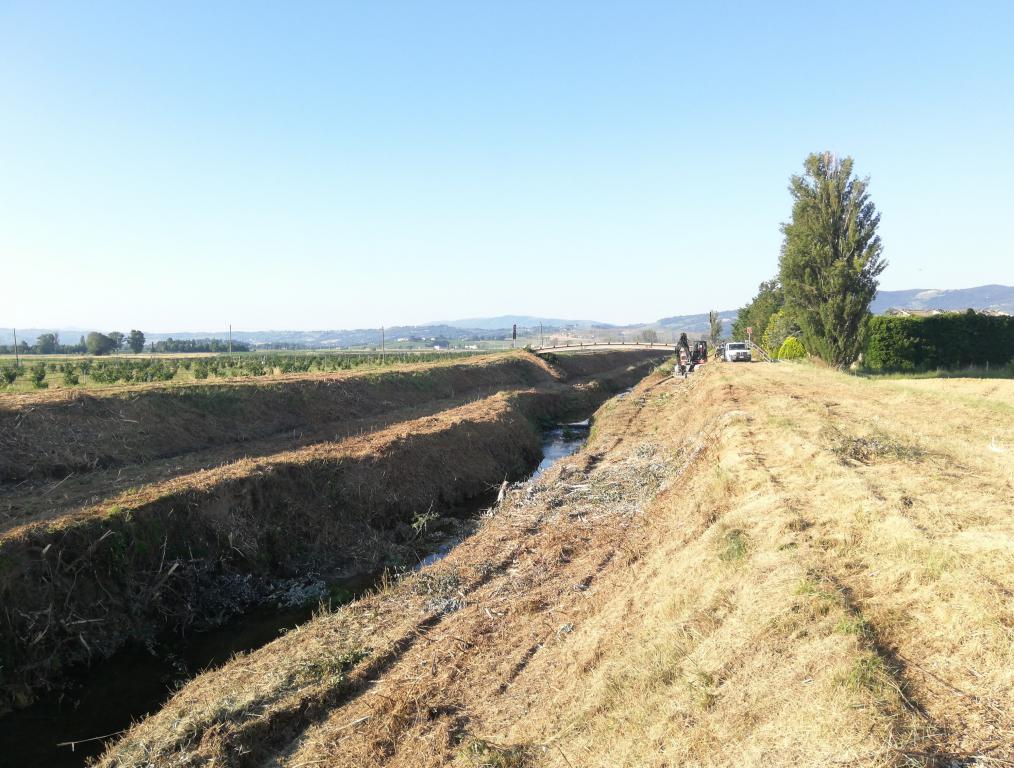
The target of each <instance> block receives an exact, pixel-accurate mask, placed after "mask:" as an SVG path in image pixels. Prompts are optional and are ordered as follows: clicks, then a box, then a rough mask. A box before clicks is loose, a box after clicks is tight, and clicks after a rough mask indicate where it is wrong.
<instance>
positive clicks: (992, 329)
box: [864, 310, 1014, 371]
mask: <svg viewBox="0 0 1014 768" xmlns="http://www.w3.org/2000/svg"><path fill="white" fill-rule="evenodd" d="M864 359H865V363H866V365H867V367H869V368H874V369H880V370H887V371H912V370H929V369H935V368H961V367H965V366H969V365H985V364H986V363H990V364H991V365H1006V364H1007V363H1008V362H1010V361H1012V360H1014V317H993V316H991V315H980V314H978V313H976V312H974V311H972V310H969V311H968V312H964V313H961V314H947V315H934V316H933V317H884V316H876V317H871V318H870V321H869V326H868V332H867V337H866V351H865V354H864Z"/></svg>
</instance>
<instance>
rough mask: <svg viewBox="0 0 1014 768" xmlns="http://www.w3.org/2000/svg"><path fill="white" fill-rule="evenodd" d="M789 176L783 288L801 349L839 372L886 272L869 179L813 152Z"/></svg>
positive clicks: (856, 348)
mask: <svg viewBox="0 0 1014 768" xmlns="http://www.w3.org/2000/svg"><path fill="white" fill-rule="evenodd" d="M803 167H804V173H803V174H802V175H801V176H793V177H792V180H791V183H790V185H789V192H791V194H792V199H793V201H794V202H793V206H792V221H791V222H789V223H788V224H783V225H782V233H783V234H784V235H785V240H784V241H783V243H782V254H781V258H780V260H779V269H780V278H781V283H782V289H783V290H784V292H785V301H786V304H787V305H788V306H789V308H790V312H791V314H792V316H793V317H794V318H795V319H796V320H797V322H798V323H799V326H800V328H801V329H802V332H803V337H804V341H805V342H806V347H807V349H809V350H810V351H811V352H816V353H817V354H818V355H820V356H821V357H822V358H823V359H824V360H825V361H827V362H828V363H830V364H831V365H833V366H835V367H837V368H844V367H846V366H847V365H849V364H850V363H852V362H853V361H854V360H855V359H856V358H857V357H858V356H859V352H860V350H861V349H862V345H863V336H864V334H865V330H866V320H867V318H868V317H869V315H870V303H871V302H872V301H873V298H874V297H875V296H876V293H877V284H878V281H877V277H878V276H879V275H880V273H881V272H883V271H884V267H886V266H887V262H885V261H884V260H883V258H882V256H881V254H882V252H883V244H882V243H881V241H880V236H879V235H878V234H877V226H878V225H879V224H880V214H879V213H877V209H876V206H874V205H873V202H872V201H871V200H870V196H869V193H868V191H867V189H868V187H869V179H868V178H867V179H857V178H854V177H853V176H852V158H851V157H846V158H845V159H844V160H841V161H839V160H837V159H836V158H835V157H834V156H833V155H831V154H830V153H828V152H825V153H823V154H812V155H810V156H809V157H807V158H806V162H805V163H804V164H803Z"/></svg>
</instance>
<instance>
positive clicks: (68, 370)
mask: <svg viewBox="0 0 1014 768" xmlns="http://www.w3.org/2000/svg"><path fill="white" fill-rule="evenodd" d="M63 383H64V384H66V385H67V386H68V387H76V386H77V385H78V384H80V383H81V382H80V381H79V380H78V377H77V374H76V373H74V366H73V365H72V364H70V363H68V364H67V365H65V366H64V367H63Z"/></svg>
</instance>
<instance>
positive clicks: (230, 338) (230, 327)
mask: <svg viewBox="0 0 1014 768" xmlns="http://www.w3.org/2000/svg"><path fill="white" fill-rule="evenodd" d="M229 357H232V323H229Z"/></svg>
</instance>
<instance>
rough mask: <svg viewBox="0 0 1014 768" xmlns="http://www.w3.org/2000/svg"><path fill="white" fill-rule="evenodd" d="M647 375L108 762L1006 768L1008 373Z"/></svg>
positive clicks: (123, 744) (1011, 498)
mask: <svg viewBox="0 0 1014 768" xmlns="http://www.w3.org/2000/svg"><path fill="white" fill-rule="evenodd" d="M989 386H990V387H996V389H995V390H991V391H989V392H987V391H985V390H984V389H983V388H982V386H981V385H980V384H979V383H976V382H972V383H970V384H968V386H967V387H963V386H962V382H958V381H953V380H952V381H948V382H946V386H935V385H934V383H933V382H930V383H924V382H915V383H909V382H893V381H884V382H871V381H865V380H860V379H855V378H851V377H848V376H844V375H841V374H837V373H833V372H828V371H820V370H814V369H811V368H806V367H802V366H794V365H788V364H782V365H777V366H772V365H753V366H731V365H719V366H710V367H709V368H708V369H707V370H705V371H703V372H702V373H700V374H694V376H692V377H691V378H690V380H689V381H687V382H685V383H683V382H680V381H675V380H672V379H665V378H663V377H662V376H661V375H658V376H654V377H652V378H650V379H649V380H647V381H645V382H644V383H643V384H641V385H640V386H639V387H638V388H636V389H635V390H634V391H633V392H632V393H630V394H629V395H628V396H626V397H624V398H622V399H618V400H613V401H610V403H609V404H607V406H606V407H605V408H604V409H603V410H602V412H600V414H599V416H598V418H597V420H596V426H595V430H594V434H593V437H592V440H591V442H590V444H589V446H588V448H587V449H586V450H585V451H584V452H582V453H581V454H578V455H576V456H575V457H573V458H571V459H569V460H566V461H564V462H561V464H560V465H558V467H557V468H555V469H554V470H553V471H551V472H550V473H548V475H547V476H545V477H543V478H542V479H541V480H540V481H538V483H537V484H535V485H531V486H525V485H523V486H515V487H512V488H511V489H510V490H509V492H508V493H507V495H506V497H505V499H504V501H503V503H502V505H500V506H499V507H498V508H497V509H496V510H495V512H494V513H493V514H492V515H491V516H490V517H489V519H488V520H486V521H485V523H484V524H483V526H482V527H481V528H480V530H479V531H478V532H477V533H476V534H475V535H474V536H473V537H472V538H470V539H468V540H467V541H466V542H464V543H463V544H462V545H461V546H459V547H458V548H457V549H456V550H455V551H454V552H452V554H451V555H450V556H449V557H448V558H446V559H445V560H444V561H442V562H440V563H438V564H436V565H435V566H432V567H431V568H430V569H429V570H427V571H423V572H422V573H420V574H418V575H416V576H413V577H411V578H408V579H405V580H403V581H400V582H397V583H391V584H388V585H386V586H385V588H384V589H383V590H381V591H380V592H378V593H377V594H375V595H373V596H372V597H370V598H368V599H365V600H362V601H360V602H358V603H356V604H353V605H351V606H348V607H346V608H343V609H341V610H339V611H336V612H334V613H329V614H326V615H322V616H320V617H318V618H317V619H316V620H315V621H314V622H312V623H310V624H308V625H306V626H304V627H301V628H300V629H298V630H296V631H294V632H291V633H289V634H288V635H286V636H285V637H283V638H281V639H280V640H278V641H276V642H275V643H273V644H271V645H269V646H267V647H265V648H264V649H262V650H260V651H258V652H256V653H253V654H251V655H249V656H244V657H242V658H239V659H237V660H235V661H234V662H232V663H231V664H228V665H226V666H225V667H224V668H223V669H220V670H216V671H213V672H209V673H207V674H206V675H204V676H202V677H200V678H198V679H197V680H196V681H194V682H193V683H191V684H190V685H189V686H187V687H186V688H184V689H183V690H182V691H181V692H180V693H179V694H178V695H177V696H176V697H175V698H174V699H173V700H172V701H171V702H170V703H169V705H168V706H167V707H166V708H165V709H164V710H163V711H162V712H161V713H159V714H158V715H156V716H155V717H153V718H151V719H149V720H147V721H145V722H143V723H141V724H139V725H137V726H136V727H135V728H134V729H132V730H131V731H130V732H129V733H128V734H127V735H126V736H125V737H124V738H123V739H122V740H121V741H120V742H119V743H118V744H116V745H115V746H113V747H112V748H111V749H110V750H109V752H108V753H107V754H106V756H105V757H104V759H103V761H102V765H103V766H121V767H122V768H127V767H128V766H129V767H132V768H133V767H138V766H149V765H151V766H155V765H157V766H190V765H212V764H213V765H217V766H226V765H228V766H269V765H270V766H286V767H287V768H296V767H297V766H311V765H328V766H332V765H334V766H373V765H378V766H379V765H383V766H412V767H413V768H416V767H418V766H442V765H456V766H472V767H473V768H474V767H477V766H498V767H500V768H509V767H511V766H513V767H514V768H520V767H521V766H559V767H561V768H576V767H577V766H631V767H633V766H683V765H694V766H790V765H791V766H828V765H857V766H899V767H900V766H919V765H921V766H948V767H950V766H972V765H975V766H1000V765H1014V613H1012V610H1014V519H1012V515H1011V510H1012V507H1014V488H1012V482H1014V451H1007V452H1003V451H996V450H991V448H990V445H994V446H995V445H1006V446H1014V418H1012V414H1011V411H1010V408H1011V400H1012V396H1014V382H990V384H989Z"/></svg>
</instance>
